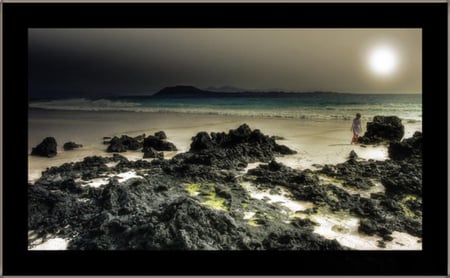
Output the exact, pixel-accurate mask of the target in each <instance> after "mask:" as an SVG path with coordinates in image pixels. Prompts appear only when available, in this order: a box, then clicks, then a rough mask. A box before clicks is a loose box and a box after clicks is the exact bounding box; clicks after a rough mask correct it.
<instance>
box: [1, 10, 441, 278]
mask: <svg viewBox="0 0 450 278" xmlns="http://www.w3.org/2000/svg"><path fill="white" fill-rule="evenodd" d="M131 27H137V28H140V27H142V28H143V27H145V28H156V27H158V28H169V27H181V28H188V27H189V28H195V27H206V28H219V27H227V28H240V27H252V28H262V27H265V28H421V29H422V34H423V68H422V72H423V133H424V137H423V138H424V148H423V152H424V156H423V161H424V175H423V177H424V180H423V182H424V194H423V215H424V218H423V250H422V251H340V252H337V251H333V252H331V251H327V252H325V251H324V252H316V251H304V252H300V251H279V252H268V251H267V252H265V251H264V252H262V251H261V252H256V251H255V252H247V251H236V252H220V251H217V252H216V251H212V252H211V251H208V252H207V251H185V252H174V251H148V252H144V251H139V252H137V251H103V252H99V251H96V252H94V251H42V252H41V251H32V252H30V251H28V250H27V157H28V153H27V151H26V150H27V126H28V118H27V110H28V96H27V91H28V88H27V74H28V71H27V47H28V42H27V34H28V33H27V32H28V29H29V28H131ZM2 97H3V107H2V110H3V122H2V126H3V138H2V139H3V163H2V167H3V176H2V189H3V194H2V198H3V200H2V201H3V231H2V235H3V262H2V264H3V271H4V274H5V275H446V274H447V163H448V162H447V139H448V138H447V128H448V122H447V103H448V99H447V4H446V3H316V4H313V3H4V4H3V96H2ZM168 265H169V266H168Z"/></svg>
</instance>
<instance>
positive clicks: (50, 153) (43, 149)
mask: <svg viewBox="0 0 450 278" xmlns="http://www.w3.org/2000/svg"><path fill="white" fill-rule="evenodd" d="M56 147H57V143H56V140H55V138H53V137H47V138H45V139H44V140H43V141H42V142H41V143H40V144H39V145H37V146H36V147H35V148H33V149H32V151H31V155H35V156H44V157H54V156H56V154H57V150H56Z"/></svg>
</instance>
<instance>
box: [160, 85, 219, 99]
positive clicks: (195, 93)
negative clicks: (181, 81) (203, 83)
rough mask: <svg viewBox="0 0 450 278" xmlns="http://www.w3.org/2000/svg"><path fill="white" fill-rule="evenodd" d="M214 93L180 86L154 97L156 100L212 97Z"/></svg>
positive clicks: (161, 91) (163, 91)
mask: <svg viewBox="0 0 450 278" xmlns="http://www.w3.org/2000/svg"><path fill="white" fill-rule="evenodd" d="M214 94H215V93H214V92H210V91H205V90H200V89H199V88H196V87H194V86H184V85H178V86H173V87H166V88H164V89H162V90H160V91H159V92H157V93H156V94H154V95H153V97H155V98H167V97H170V98H179V97H208V96H209V97H211V96H214Z"/></svg>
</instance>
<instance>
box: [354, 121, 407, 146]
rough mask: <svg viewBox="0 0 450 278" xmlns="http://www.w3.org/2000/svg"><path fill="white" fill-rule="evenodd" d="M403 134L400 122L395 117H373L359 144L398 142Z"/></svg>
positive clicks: (403, 128)
mask: <svg viewBox="0 0 450 278" xmlns="http://www.w3.org/2000/svg"><path fill="white" fill-rule="evenodd" d="M404 134H405V127H404V126H403V124H402V120H401V119H400V118H399V117H397V116H375V117H374V118H373V121H372V122H368V123H367V131H366V132H365V133H364V136H363V137H360V138H359V142H360V143H363V144H378V143H383V142H398V141H400V140H401V139H402V138H403V135H404Z"/></svg>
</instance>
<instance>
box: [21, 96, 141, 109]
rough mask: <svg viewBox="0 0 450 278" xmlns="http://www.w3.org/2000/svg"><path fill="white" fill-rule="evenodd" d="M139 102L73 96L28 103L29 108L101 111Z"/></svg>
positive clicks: (129, 105) (135, 104) (127, 107)
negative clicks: (71, 97)
mask: <svg viewBox="0 0 450 278" xmlns="http://www.w3.org/2000/svg"><path fill="white" fill-rule="evenodd" d="M141 105H142V104H141V103H137V102H129V101H119V100H109V99H96V100H90V99H86V98H73V99H64V100H50V101H39V102H31V103H29V107H31V108H41V109H55V110H83V111H102V110H117V109H121V108H126V109H130V108H133V107H138V106H141Z"/></svg>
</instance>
